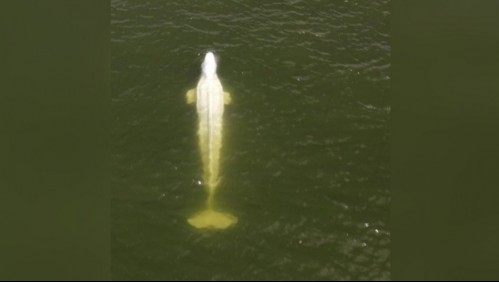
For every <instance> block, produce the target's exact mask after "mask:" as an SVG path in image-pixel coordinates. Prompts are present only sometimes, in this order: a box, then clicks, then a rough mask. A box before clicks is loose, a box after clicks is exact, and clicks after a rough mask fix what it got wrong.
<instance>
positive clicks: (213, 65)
mask: <svg viewBox="0 0 499 282" xmlns="http://www.w3.org/2000/svg"><path fill="white" fill-rule="evenodd" d="M201 69H202V71H203V75H205V76H207V77H211V76H214V75H215V74H216V73H217V62H216V60H215V55H213V53H212V52H208V53H206V56H205V57H204V61H203V64H202V65H201Z"/></svg>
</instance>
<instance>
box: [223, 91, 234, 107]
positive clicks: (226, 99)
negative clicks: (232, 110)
mask: <svg viewBox="0 0 499 282" xmlns="http://www.w3.org/2000/svg"><path fill="white" fill-rule="evenodd" d="M231 102H232V97H231V96H230V93H229V92H224V104H225V105H228V104H230V103H231Z"/></svg>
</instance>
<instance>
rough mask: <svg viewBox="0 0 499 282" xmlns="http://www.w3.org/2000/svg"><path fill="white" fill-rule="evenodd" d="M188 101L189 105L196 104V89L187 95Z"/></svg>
mask: <svg viewBox="0 0 499 282" xmlns="http://www.w3.org/2000/svg"><path fill="white" fill-rule="evenodd" d="M185 97H186V99H187V104H192V103H194V102H196V88H192V89H190V90H189V91H187V93H186V94H185Z"/></svg>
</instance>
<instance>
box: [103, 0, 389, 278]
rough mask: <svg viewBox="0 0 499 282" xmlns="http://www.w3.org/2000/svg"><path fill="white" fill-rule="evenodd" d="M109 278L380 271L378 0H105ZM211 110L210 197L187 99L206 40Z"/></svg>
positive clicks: (384, 58) (381, 52)
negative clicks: (214, 214) (214, 73)
mask: <svg viewBox="0 0 499 282" xmlns="http://www.w3.org/2000/svg"><path fill="white" fill-rule="evenodd" d="M111 11H112V15H111V19H112V23H111V31H112V33H111V40H112V42H111V56H112V62H111V69H112V73H111V81H112V84H111V93H112V105H111V107H112V110H113V111H112V120H113V124H112V134H111V147H112V152H113V154H112V159H111V165H112V167H111V168H112V172H113V177H112V179H111V181H112V182H111V184H112V205H111V210H112V213H111V215H112V222H111V223H112V225H111V226H112V234H111V235H112V237H111V241H112V275H113V279H115V280H123V279H171V280H173V279H174V280H180V279H182V280H184V279H190V280H195V279H209V280H229V279H236V280H241V279H249V280H257V279H264V280H268V279H277V280H286V279H292V280H299V279H314V280H349V279H369V280H373V279H385V280H386V279H390V241H391V239H390V238H391V235H390V222H389V205H390V200H391V198H390V189H389V181H390V174H389V150H390V146H389V139H390V135H389V127H388V126H389V117H390V97H389V84H390V34H389V31H390V26H389V23H390V12H389V11H390V2H389V1H381V0H377V1H354V0H348V1H346V0H345V1H333V0H320V1H312V0H310V1H305V0H302V1H300V0H288V1H286V0H280V1H250V0H232V1H230V0H227V1H222V0H216V1H176V0H172V1H159V0H148V1H139V0H136V1H125V0H114V1H112V9H111ZM208 50H212V51H214V52H215V54H217V56H218V57H219V66H218V74H219V77H220V78H221V80H222V83H223V85H224V87H225V88H226V89H227V90H228V91H230V92H231V94H232V99H233V103H232V104H231V105H229V106H227V107H226V109H225V113H224V139H223V148H222V152H221V162H220V165H221V175H222V176H223V178H222V181H221V183H220V186H219V188H218V190H217V194H216V200H215V201H216V202H217V205H218V206H219V207H220V208H221V209H223V210H225V211H228V212H230V213H232V214H234V215H236V216H237V217H238V219H239V221H238V223H237V224H236V225H234V226H233V227H231V228H229V229H226V230H219V231H214V230H197V229H195V228H193V227H192V226H190V225H189V224H188V223H187V221H186V220H187V218H188V217H189V216H191V215H192V214H193V213H195V212H197V211H199V210H200V209H201V208H202V206H203V204H204V201H205V199H206V193H205V190H204V189H203V188H202V187H201V186H200V185H199V184H198V183H199V181H200V179H201V176H202V171H201V169H202V165H201V159H200V156H199V149H198V145H197V136H196V130H197V128H196V127H197V115H196V111H195V107H193V106H192V105H187V104H186V102H185V92H186V91H187V90H188V89H189V88H192V87H194V86H195V85H196V82H197V80H198V78H199V75H200V64H201V62H202V59H203V57H204V54H205V52H206V51H208Z"/></svg>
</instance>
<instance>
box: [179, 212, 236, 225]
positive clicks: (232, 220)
mask: <svg viewBox="0 0 499 282" xmlns="http://www.w3.org/2000/svg"><path fill="white" fill-rule="evenodd" d="M187 221H188V222H189V224H190V225H192V226H194V227H195V228H198V229H204V228H214V229H226V228H228V227H230V226H232V225H234V224H236V223H237V217H235V216H233V215H231V214H228V213H222V212H218V211H215V210H213V209H211V208H208V209H206V210H204V211H202V212H200V213H198V214H196V215H194V216H193V217H191V218H189V219H188V220H187Z"/></svg>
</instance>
